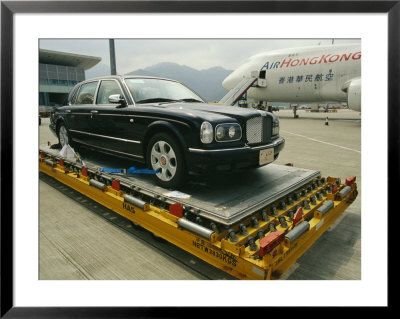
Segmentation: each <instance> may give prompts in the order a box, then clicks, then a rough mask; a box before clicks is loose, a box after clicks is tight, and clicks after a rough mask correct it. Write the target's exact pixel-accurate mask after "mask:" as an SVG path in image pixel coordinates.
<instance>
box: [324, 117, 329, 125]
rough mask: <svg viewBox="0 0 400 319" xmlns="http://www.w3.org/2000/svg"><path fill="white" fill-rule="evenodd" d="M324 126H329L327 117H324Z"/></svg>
mask: <svg viewBox="0 0 400 319" xmlns="http://www.w3.org/2000/svg"><path fill="white" fill-rule="evenodd" d="M325 125H329V122H328V117H326V119H325Z"/></svg>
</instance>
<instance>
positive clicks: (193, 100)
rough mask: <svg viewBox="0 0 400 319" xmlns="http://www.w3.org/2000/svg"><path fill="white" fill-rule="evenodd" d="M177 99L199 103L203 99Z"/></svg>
mask: <svg viewBox="0 0 400 319" xmlns="http://www.w3.org/2000/svg"><path fill="white" fill-rule="evenodd" d="M179 101H183V102H199V103H203V101H199V100H196V99H191V98H190V99H182V100H179Z"/></svg>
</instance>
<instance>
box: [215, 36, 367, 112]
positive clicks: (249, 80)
mask: <svg viewBox="0 0 400 319" xmlns="http://www.w3.org/2000/svg"><path fill="white" fill-rule="evenodd" d="M222 86H223V87H224V88H225V90H227V91H229V92H233V93H231V99H230V100H229V99H227V98H225V99H224V98H223V100H224V101H225V102H226V101H228V102H229V104H232V105H233V104H235V103H236V102H237V101H238V100H239V99H240V98H242V97H243V96H246V97H247V98H251V99H253V100H255V101H259V102H260V103H261V102H262V101H267V102H268V103H269V102H284V103H296V104H297V103H311V104H312V105H314V106H318V104H319V103H323V102H325V103H332V102H346V103H347V106H348V108H349V109H351V110H355V111H361V45H360V44H332V45H324V46H309V47H301V48H289V49H280V50H274V51H268V52H263V53H259V54H256V55H253V56H252V57H250V58H249V59H248V60H247V61H246V62H244V63H243V64H242V65H240V66H239V67H238V68H237V69H236V70H235V71H233V72H232V73H231V74H230V75H228V76H227V77H226V78H225V79H224V81H223V82H222ZM246 90H247V91H246ZM229 92H228V93H229ZM227 96H228V94H227ZM223 100H221V101H223ZM294 112H295V110H294ZM295 114H296V113H295Z"/></svg>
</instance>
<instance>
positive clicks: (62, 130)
mask: <svg viewBox="0 0 400 319" xmlns="http://www.w3.org/2000/svg"><path fill="white" fill-rule="evenodd" d="M58 141H59V143H60V145H61V148H63V147H64V145H66V144H71V139H70V137H69V133H68V130H67V128H66V127H65V125H64V123H61V124H60V126H59V127H58Z"/></svg>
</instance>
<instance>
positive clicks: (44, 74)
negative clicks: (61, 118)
mask: <svg viewBox="0 0 400 319" xmlns="http://www.w3.org/2000/svg"><path fill="white" fill-rule="evenodd" d="M100 61H101V58H99V57H94V56H87V55H80V54H73V53H67V52H59V51H50V50H45V49H39V110H40V108H43V109H44V107H49V106H57V105H61V104H62V103H63V102H64V100H65V98H66V97H67V95H68V93H69V91H70V90H71V89H72V87H73V86H74V85H75V84H77V83H78V82H80V81H83V80H85V70H87V69H90V68H92V67H93V66H95V65H96V64H97V63H99V62H100ZM41 111H42V112H43V110H41Z"/></svg>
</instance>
